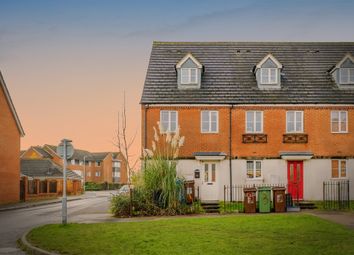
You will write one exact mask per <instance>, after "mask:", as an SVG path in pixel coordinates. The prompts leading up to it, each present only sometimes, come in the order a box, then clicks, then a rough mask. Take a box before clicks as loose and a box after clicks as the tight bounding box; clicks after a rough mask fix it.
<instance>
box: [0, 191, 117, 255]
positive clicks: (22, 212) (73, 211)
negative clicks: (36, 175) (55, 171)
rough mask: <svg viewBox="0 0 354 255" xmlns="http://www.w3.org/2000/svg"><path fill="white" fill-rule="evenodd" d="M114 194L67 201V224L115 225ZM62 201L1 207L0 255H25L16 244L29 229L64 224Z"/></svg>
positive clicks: (88, 195)
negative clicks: (111, 203) (106, 222)
mask: <svg viewBox="0 0 354 255" xmlns="http://www.w3.org/2000/svg"><path fill="white" fill-rule="evenodd" d="M111 194H112V191H97V192H86V194H85V195H83V196H79V197H71V198H70V200H69V201H68V222H77V223H89V222H90V223H91V222H105V221H114V220H115V218H113V217H112V216H111V214H110V213H109V198H110V196H111ZM60 201H61V200H60V199H56V200H48V201H41V202H30V203H21V204H16V205H11V208H10V207H6V208H5V207H2V211H0V254H25V253H24V252H23V251H21V250H20V249H19V248H17V244H16V241H17V240H18V239H19V238H21V236H22V234H23V233H25V232H27V231H29V230H30V229H32V228H34V227H37V226H40V225H44V224H51V223H61V203H60Z"/></svg>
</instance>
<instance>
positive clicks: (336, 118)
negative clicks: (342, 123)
mask: <svg viewBox="0 0 354 255" xmlns="http://www.w3.org/2000/svg"><path fill="white" fill-rule="evenodd" d="M331 120H332V121H337V122H338V121H339V112H331Z"/></svg>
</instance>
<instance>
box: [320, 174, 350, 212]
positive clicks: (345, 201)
mask: <svg viewBox="0 0 354 255" xmlns="http://www.w3.org/2000/svg"><path fill="white" fill-rule="evenodd" d="M323 207H324V209H327V210H344V209H349V208H350V198H349V180H338V181H326V182H323Z"/></svg>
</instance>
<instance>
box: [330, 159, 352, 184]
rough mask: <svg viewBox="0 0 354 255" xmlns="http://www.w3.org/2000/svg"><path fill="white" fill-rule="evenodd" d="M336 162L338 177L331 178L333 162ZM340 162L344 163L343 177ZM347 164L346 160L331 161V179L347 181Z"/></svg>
mask: <svg viewBox="0 0 354 255" xmlns="http://www.w3.org/2000/svg"><path fill="white" fill-rule="evenodd" d="M334 161H338V177H333V162H334ZM342 162H345V176H342ZM347 166H348V162H347V160H346V159H332V160H331V178H332V179H335V180H338V179H348V167H347Z"/></svg>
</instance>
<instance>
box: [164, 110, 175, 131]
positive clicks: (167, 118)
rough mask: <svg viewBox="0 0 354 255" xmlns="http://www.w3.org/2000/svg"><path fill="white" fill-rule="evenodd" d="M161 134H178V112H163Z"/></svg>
mask: <svg viewBox="0 0 354 255" xmlns="http://www.w3.org/2000/svg"><path fill="white" fill-rule="evenodd" d="M160 123H161V132H162V133H166V132H176V130H177V127H178V112H177V111H161V112H160Z"/></svg>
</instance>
